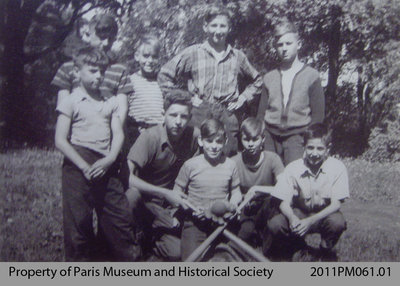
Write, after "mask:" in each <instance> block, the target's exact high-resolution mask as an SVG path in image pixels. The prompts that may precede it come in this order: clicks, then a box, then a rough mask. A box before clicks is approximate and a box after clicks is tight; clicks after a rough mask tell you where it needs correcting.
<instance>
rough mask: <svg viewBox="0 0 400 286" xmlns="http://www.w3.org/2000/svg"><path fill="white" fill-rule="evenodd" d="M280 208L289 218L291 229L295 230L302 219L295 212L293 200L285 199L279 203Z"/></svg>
mask: <svg viewBox="0 0 400 286" xmlns="http://www.w3.org/2000/svg"><path fill="white" fill-rule="evenodd" d="M279 210H280V211H281V213H282V214H283V215H284V216H285V217H286V218H287V219H288V221H289V226H290V229H291V230H292V231H293V230H294V229H296V227H297V226H298V225H299V223H300V219H299V218H298V217H297V216H296V215H295V214H294V212H293V209H292V206H291V200H283V201H282V202H281V203H280V205H279Z"/></svg>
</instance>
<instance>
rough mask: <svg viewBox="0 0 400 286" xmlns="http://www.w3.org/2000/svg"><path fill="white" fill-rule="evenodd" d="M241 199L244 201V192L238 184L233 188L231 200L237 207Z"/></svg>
mask: <svg viewBox="0 0 400 286" xmlns="http://www.w3.org/2000/svg"><path fill="white" fill-rule="evenodd" d="M241 201H242V192H241V191H240V187H239V186H238V187H236V188H234V189H233V190H232V193H231V198H230V200H229V202H230V203H231V204H233V205H234V206H235V207H237V206H238V205H239V203H240V202H241Z"/></svg>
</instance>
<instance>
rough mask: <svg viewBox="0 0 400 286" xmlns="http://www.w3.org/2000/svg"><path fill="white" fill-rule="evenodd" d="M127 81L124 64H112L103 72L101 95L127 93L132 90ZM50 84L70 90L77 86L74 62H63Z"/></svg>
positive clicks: (109, 95)
mask: <svg viewBox="0 0 400 286" xmlns="http://www.w3.org/2000/svg"><path fill="white" fill-rule="evenodd" d="M127 83H128V73H127V70H126V68H125V66H123V65H121V64H113V65H111V66H109V67H108V68H107V70H106V71H105V73H104V79H103V82H102V83H101V85H100V91H101V95H102V96H103V97H104V98H109V97H111V96H113V95H117V94H120V93H123V94H129V93H130V92H132V86H131V85H129V84H127ZM51 84H52V85H55V86H57V87H58V88H60V89H67V90H68V91H70V92H71V91H72V90H73V89H74V88H76V87H78V86H79V80H78V79H77V77H76V76H75V72H74V63H73V62H72V61H70V62H66V63H64V64H63V65H62V66H61V67H60V68H59V69H58V70H57V73H56V75H55V76H54V78H53V80H52V82H51Z"/></svg>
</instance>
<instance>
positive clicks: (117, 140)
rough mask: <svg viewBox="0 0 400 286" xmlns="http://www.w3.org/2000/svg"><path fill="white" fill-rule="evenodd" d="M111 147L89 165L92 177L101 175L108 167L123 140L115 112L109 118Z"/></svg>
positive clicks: (119, 121) (122, 132)
mask: <svg viewBox="0 0 400 286" xmlns="http://www.w3.org/2000/svg"><path fill="white" fill-rule="evenodd" d="M111 134H112V140H111V149H110V153H109V154H108V155H107V156H105V157H104V158H101V159H99V160H97V161H96V162H95V163H94V164H93V165H92V166H91V167H90V174H91V176H92V177H93V178H96V177H102V176H103V175H104V174H105V173H106V172H107V170H108V168H110V166H111V165H112V164H113V163H114V162H115V160H116V159H117V157H118V155H119V152H120V151H121V148H122V144H123V142H124V131H123V130H122V124H121V120H120V118H119V116H118V115H117V114H113V116H112V118H111Z"/></svg>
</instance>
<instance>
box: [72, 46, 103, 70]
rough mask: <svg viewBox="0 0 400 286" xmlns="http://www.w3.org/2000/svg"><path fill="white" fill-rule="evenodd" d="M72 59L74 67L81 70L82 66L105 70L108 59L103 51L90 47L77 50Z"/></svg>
mask: <svg viewBox="0 0 400 286" xmlns="http://www.w3.org/2000/svg"><path fill="white" fill-rule="evenodd" d="M73 59H74V65H75V66H77V67H78V68H82V66H83V65H91V66H98V67H100V68H101V69H106V67H107V65H108V63H109V60H108V57H107V55H106V54H105V53H104V52H103V51H100V50H99V49H96V48H93V47H90V46H86V47H83V48H81V49H79V50H78V51H77V53H76V55H75V56H74V57H73Z"/></svg>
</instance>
